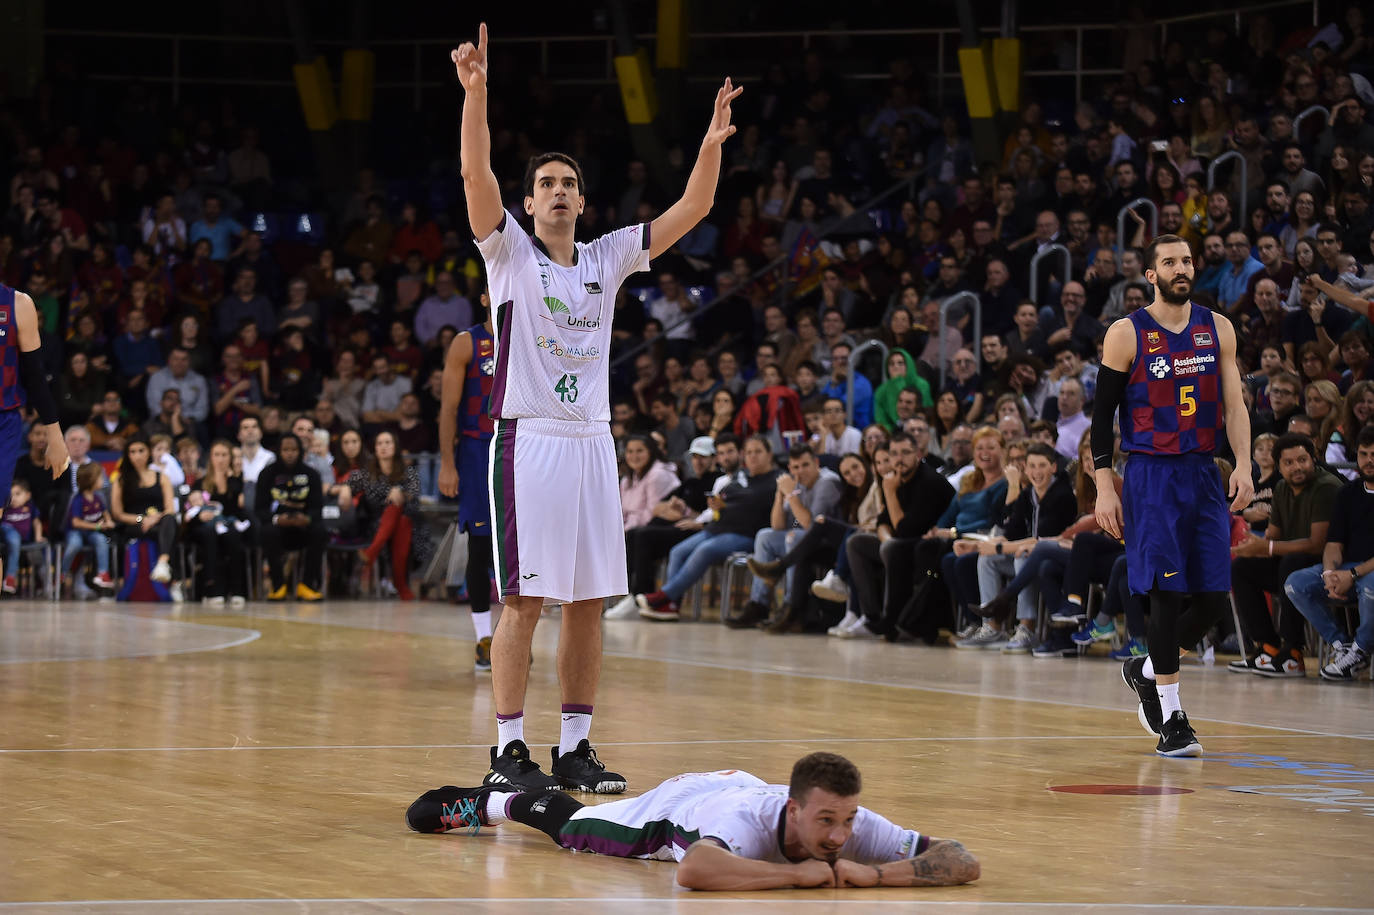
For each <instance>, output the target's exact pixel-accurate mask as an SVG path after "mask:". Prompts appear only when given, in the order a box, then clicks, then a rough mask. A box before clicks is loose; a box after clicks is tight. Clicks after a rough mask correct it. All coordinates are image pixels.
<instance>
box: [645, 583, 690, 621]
mask: <svg viewBox="0 0 1374 915" xmlns="http://www.w3.org/2000/svg"><path fill="white" fill-rule="evenodd" d="M655 593H656V594H663V592H662V591H656V592H655ZM651 596H652V595H651ZM639 615H640V616H642V617H643V618H644V619H646V620H654V621H655V622H659V623H676V622H677V621H678V620H679V619H681V618H682V615H681V614H680V613H678V609H677V604H675V603H673V602H672V601H670V600H668V598H667V597H666V596H665V597H664V598H663V600H661V601H658V602H655V603H651V604H650V605H649V606H648V607H645V606H644V605H643V604H640V607H639Z"/></svg>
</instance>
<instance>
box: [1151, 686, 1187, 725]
mask: <svg viewBox="0 0 1374 915" xmlns="http://www.w3.org/2000/svg"><path fill="white" fill-rule="evenodd" d="M1155 692H1157V693H1159V707H1160V711H1162V712H1163V713H1164V720H1165V721H1168V720H1169V718H1170V717H1172V716H1173V714H1174V712H1181V711H1183V706H1181V705H1179V704H1178V684H1177V683H1158V684H1155Z"/></svg>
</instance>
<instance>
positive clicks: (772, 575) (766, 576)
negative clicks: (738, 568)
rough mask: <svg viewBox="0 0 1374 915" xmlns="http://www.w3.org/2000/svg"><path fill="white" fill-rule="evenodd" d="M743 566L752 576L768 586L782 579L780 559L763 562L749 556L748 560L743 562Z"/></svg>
mask: <svg viewBox="0 0 1374 915" xmlns="http://www.w3.org/2000/svg"><path fill="white" fill-rule="evenodd" d="M744 564H745V565H747V566H748V567H749V571H750V572H752V573H753V574H754V577H755V578H761V579H763V580H764V581H766V582H768V583H769V584H770V585H771V584H774V583H776V582H777V580H778V579H779V578H781V577H782V573H783V567H782V560H781V559H774V560H772V561H771V562H764V561H763V560H761V559H756V558H754V557H753V556H750V557H749V558H748V559H746V560H744Z"/></svg>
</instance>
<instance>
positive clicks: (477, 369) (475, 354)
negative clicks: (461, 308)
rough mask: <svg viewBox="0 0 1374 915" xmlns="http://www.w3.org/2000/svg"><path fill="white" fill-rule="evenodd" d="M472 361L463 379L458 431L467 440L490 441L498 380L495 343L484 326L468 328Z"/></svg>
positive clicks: (478, 325) (470, 360) (469, 362)
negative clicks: (492, 401)
mask: <svg viewBox="0 0 1374 915" xmlns="http://www.w3.org/2000/svg"><path fill="white" fill-rule="evenodd" d="M468 333H469V334H470V335H471V336H472V358H471V359H469V360H468V374H467V377H466V378H464V379H463V401H462V403H461V404H459V406H458V431H459V432H461V433H462V434H463V435H466V436H467V437H468V438H491V436H492V434H493V432H494V431H495V430H494V427H493V426H492V421H491V385H492V382H493V381H494V380H495V378H496V342H495V340H494V339H493V338H492V336H491V334H490V333H488V332H487V329H486V327H485V326H484V325H481V324H475V325H473V326H472V327H469V328H468Z"/></svg>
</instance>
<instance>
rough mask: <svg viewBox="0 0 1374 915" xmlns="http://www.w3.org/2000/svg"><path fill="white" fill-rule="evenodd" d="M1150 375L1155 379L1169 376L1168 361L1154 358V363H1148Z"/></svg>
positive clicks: (1161, 357) (1160, 357) (1159, 357)
mask: <svg viewBox="0 0 1374 915" xmlns="http://www.w3.org/2000/svg"><path fill="white" fill-rule="evenodd" d="M1150 374H1151V375H1153V376H1155V377H1156V378H1163V377H1164V376H1165V375H1167V374H1169V360H1168V359H1165V358H1164V357H1163V356H1158V357H1156V358H1155V361H1154V362H1151V363H1150Z"/></svg>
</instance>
